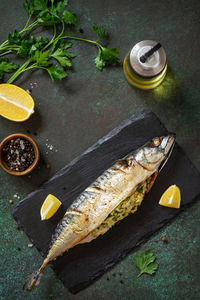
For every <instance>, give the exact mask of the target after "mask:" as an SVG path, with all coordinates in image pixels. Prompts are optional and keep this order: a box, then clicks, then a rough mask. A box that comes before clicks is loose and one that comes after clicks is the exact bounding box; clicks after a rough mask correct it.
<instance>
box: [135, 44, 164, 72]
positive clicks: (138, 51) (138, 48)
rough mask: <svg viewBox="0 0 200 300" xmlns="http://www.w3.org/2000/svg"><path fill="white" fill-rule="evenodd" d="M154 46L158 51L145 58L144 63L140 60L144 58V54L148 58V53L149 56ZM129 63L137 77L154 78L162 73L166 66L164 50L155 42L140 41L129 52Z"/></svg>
mask: <svg viewBox="0 0 200 300" xmlns="http://www.w3.org/2000/svg"><path fill="white" fill-rule="evenodd" d="M158 45H159V46H158ZM155 46H158V47H157V48H158V50H156V51H155V52H154V53H153V54H152V55H150V56H149V57H148V58H146V61H145V60H143V59H141V58H144V57H146V56H145V55H146V54H147V56H148V52H149V54H151V53H150V52H151V51H150V50H151V49H152V48H153V47H155ZM129 62H130V66H131V67H132V69H133V71H134V72H135V73H136V74H138V75H139V76H142V77H154V76H157V75H158V74H159V73H160V72H162V70H163V69H164V67H165V65H166V54H165V50H164V49H163V47H162V46H161V45H160V44H158V43H157V42H156V41H151V40H145V41H141V42H139V43H137V44H136V45H135V46H134V47H133V48H132V50H131V52H130V57H129Z"/></svg>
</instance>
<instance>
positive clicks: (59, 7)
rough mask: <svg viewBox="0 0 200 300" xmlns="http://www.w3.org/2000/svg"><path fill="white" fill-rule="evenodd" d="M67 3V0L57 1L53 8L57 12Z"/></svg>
mask: <svg viewBox="0 0 200 300" xmlns="http://www.w3.org/2000/svg"><path fill="white" fill-rule="evenodd" d="M67 4H68V1H67V0H64V1H59V2H58V3H57V4H56V6H55V10H56V11H57V12H58V13H59V12H61V11H62V10H63V9H64V8H65V6H67Z"/></svg>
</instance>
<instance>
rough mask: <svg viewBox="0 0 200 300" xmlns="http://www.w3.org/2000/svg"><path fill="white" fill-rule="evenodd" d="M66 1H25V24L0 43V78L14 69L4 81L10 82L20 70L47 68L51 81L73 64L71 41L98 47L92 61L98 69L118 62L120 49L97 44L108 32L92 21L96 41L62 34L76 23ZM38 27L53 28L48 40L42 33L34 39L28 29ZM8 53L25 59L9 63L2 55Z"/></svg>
mask: <svg viewBox="0 0 200 300" xmlns="http://www.w3.org/2000/svg"><path fill="white" fill-rule="evenodd" d="M67 4H68V1H67V0H63V1H56V0H40V1H39V0H26V1H25V4H24V8H25V9H26V11H27V12H28V14H29V18H28V20H27V23H26V25H25V26H24V28H23V29H22V30H21V31H18V30H15V31H14V32H13V33H10V34H9V35H8V39H7V40H6V41H5V42H3V43H2V44H1V45H0V79H1V78H2V75H3V73H6V72H13V71H15V70H16V69H17V70H16V72H15V73H14V75H13V76H11V77H10V79H9V80H8V81H7V83H13V82H14V81H15V80H16V79H17V78H18V77H19V76H20V75H21V74H22V73H24V72H26V71H28V70H31V69H44V70H46V71H47V72H48V73H49V75H50V77H51V79H52V80H54V79H55V78H56V79H60V80H61V79H63V78H65V77H66V76H67V72H66V68H70V67H71V66H72V61H71V60H72V59H73V58H74V57H75V56H76V55H75V54H74V53H73V52H71V51H69V50H68V49H69V48H70V47H71V46H72V43H71V41H72V40H77V41H82V42H86V43H89V44H91V45H93V46H96V47H97V50H98V54H97V57H96V58H95V59H94V63H95V66H96V67H97V68H98V69H99V70H102V69H103V68H104V67H105V66H106V65H109V64H110V65H114V64H116V63H117V62H118V61H119V52H118V50H117V49H116V48H105V47H103V46H102V45H101V44H100V42H99V41H100V40H101V39H104V38H105V37H106V36H107V33H106V31H105V30H104V29H101V28H100V27H99V26H98V25H97V24H96V23H94V24H93V27H92V29H93V31H94V32H95V33H96V34H97V40H94V41H93V40H89V39H86V38H81V37H76V36H71V35H64V31H65V28H66V26H74V25H76V23H77V16H76V14H75V13H73V12H71V11H70V10H69V9H66V7H67ZM31 20H33V21H32V22H31ZM38 26H45V27H51V28H53V36H52V38H51V39H50V40H49V39H48V38H46V37H43V36H40V37H37V38H35V37H34V36H33V35H32V34H31V32H32V31H33V29H35V28H36V27H38ZM9 54H15V55H17V56H19V57H22V58H24V59H25V60H26V61H25V62H24V63H23V64H22V65H21V66H19V65H17V64H15V63H13V62H9V60H8V59H7V58H5V57H3V56H5V55H9ZM1 57H3V58H1Z"/></svg>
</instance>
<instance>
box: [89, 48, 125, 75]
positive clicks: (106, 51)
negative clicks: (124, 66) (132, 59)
mask: <svg viewBox="0 0 200 300" xmlns="http://www.w3.org/2000/svg"><path fill="white" fill-rule="evenodd" d="M98 49H99V52H98V55H97V57H96V58H95V60H94V62H95V65H96V67H97V68H98V69H99V70H102V69H103V67H105V66H106V64H111V65H113V64H116V63H118V62H119V52H118V50H117V48H104V47H102V46H100V45H99V46H98Z"/></svg>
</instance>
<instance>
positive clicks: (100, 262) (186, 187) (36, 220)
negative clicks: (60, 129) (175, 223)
mask: <svg viewBox="0 0 200 300" xmlns="http://www.w3.org/2000/svg"><path fill="white" fill-rule="evenodd" d="M165 133H167V130H166V129H165V127H164V126H163V125H162V124H161V122H160V120H159V119H158V118H157V117H156V116H155V114H153V113H152V112H148V111H145V112H142V113H140V114H137V115H133V116H132V117H130V118H129V119H128V120H125V121H124V122H123V123H122V124H120V125H119V126H118V127H117V128H115V129H114V130H112V131H111V132H110V133H108V134H107V135H106V136H104V137H103V138H101V139H100V140H99V141H98V142H97V143H96V144H94V145H93V146H92V147H90V148H89V149H88V150H86V151H85V152H84V153H83V154H82V155H80V156H79V157H78V158H75V159H74V160H73V161H72V162H71V163H69V164H68V165H67V166H65V167H64V168H63V169H62V170H60V171H59V172H58V173H56V174H55V175H54V176H53V177H52V178H51V179H50V180H48V181H47V182H46V183H45V184H44V185H43V186H42V187H40V188H39V189H38V190H36V191H34V192H33V193H31V194H29V195H28V196H27V197H26V198H25V199H24V200H22V201H20V202H19V204H18V205H17V206H16V207H15V208H14V210H13V217H14V218H15V220H16V221H17V222H18V223H19V224H20V225H21V226H22V228H23V230H24V231H25V233H26V234H27V235H28V237H29V238H30V240H31V242H32V243H33V244H34V245H35V246H36V247H37V249H38V250H39V251H40V252H41V254H42V255H43V256H45V255H46V253H47V250H48V245H49V243H50V239H51V235H52V233H53V231H54V229H55V227H56V224H57V223H58V221H59V219H60V218H61V217H62V215H63V214H64V211H65V210H66V209H67V207H68V206H69V205H70V204H71V202H72V201H73V200H74V199H75V198H76V197H77V196H78V195H79V194H80V193H81V192H82V191H83V190H84V189H85V188H86V187H87V186H88V185H89V184H90V183H91V182H92V181H94V180H95V179H96V178H97V177H98V176H99V175H100V174H101V173H102V172H103V171H104V170H105V169H107V168H109V167H110V166H111V165H112V164H113V162H114V161H115V160H116V159H118V158H121V157H123V156H124V155H126V154H127V153H128V152H130V151H132V150H134V149H136V148H138V147H140V146H141V145H143V144H144V143H146V142H147V141H148V140H150V139H151V138H153V137H155V136H159V135H163V134H165ZM188 178H189V179H190V180H188ZM171 184H176V185H178V186H179V187H180V189H181V193H182V202H181V209H180V210H177V209H170V208H166V207H162V206H160V205H158V201H159V198H160V196H161V195H162V193H163V192H164V190H165V189H166V188H167V187H168V186H170V185H171ZM49 193H52V194H54V195H55V196H57V197H58V198H59V199H60V200H61V201H62V203H63V207H62V209H61V210H60V211H59V212H58V213H56V215H55V216H54V217H53V218H51V219H50V220H48V221H43V222H42V221H40V207H41V204H42V202H43V201H44V199H45V197H46V196H47V194H49ZM199 193H200V175H199V173H198V172H197V170H196V169H195V167H194V166H193V165H192V163H191V162H190V160H189V159H188V158H187V156H186V155H185V154H184V152H183V151H182V149H181V148H180V147H179V146H178V145H177V144H176V145H175V148H174V151H173V153H172V156H171V157H170V159H169V161H168V163H167V164H166V165H165V167H164V169H163V170H162V172H161V173H160V175H159V176H158V178H157V180H156V182H155V184H154V186H153V188H152V190H151V191H150V193H149V194H148V195H147V196H146V198H145V199H144V201H143V203H142V205H141V207H140V208H139V209H138V211H137V212H136V213H135V214H132V215H130V216H128V217H127V218H125V219H124V220H123V221H121V222H120V223H119V224H118V225H116V226H114V227H113V228H112V229H110V230H109V232H107V233H106V234H105V235H104V236H101V237H99V238H97V239H96V240H94V241H92V242H91V243H89V244H84V245H78V246H76V247H75V248H73V249H71V250H69V252H68V253H65V254H64V255H63V256H62V257H59V258H58V259H57V260H56V261H55V262H54V263H53V264H52V266H53V269H54V270H55V272H56V274H57V276H58V277H59V278H60V279H61V280H62V282H63V284H64V285H65V286H66V287H67V288H68V289H69V290H70V291H71V292H72V293H77V292H78V291H80V290H81V289H83V288H85V287H87V286H88V285H89V284H91V283H92V281H93V280H94V279H96V278H97V277H99V276H100V275H102V274H103V273H104V272H105V271H106V270H107V269H108V268H110V267H112V266H113V265H114V264H115V263H116V262H118V261H119V260H120V259H122V258H123V257H124V256H125V255H127V254H128V253H129V252H130V251H131V250H132V249H133V248H134V247H136V246H137V245H139V244H140V243H142V242H144V241H145V240H147V239H148V238H149V236H150V235H151V234H153V233H154V232H155V231H156V230H158V229H159V228H161V227H162V226H163V225H165V224H166V223H167V222H169V221H170V220H171V219H172V218H174V217H175V216H176V215H177V214H178V213H179V212H180V211H181V210H182V209H184V208H186V207H187V205H188V204H190V203H191V202H193V201H194V200H195V198H196V197H197V195H198V194H199ZM41 262H42V259H41ZM38 267H39V266H38Z"/></svg>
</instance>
